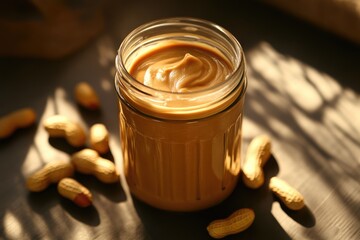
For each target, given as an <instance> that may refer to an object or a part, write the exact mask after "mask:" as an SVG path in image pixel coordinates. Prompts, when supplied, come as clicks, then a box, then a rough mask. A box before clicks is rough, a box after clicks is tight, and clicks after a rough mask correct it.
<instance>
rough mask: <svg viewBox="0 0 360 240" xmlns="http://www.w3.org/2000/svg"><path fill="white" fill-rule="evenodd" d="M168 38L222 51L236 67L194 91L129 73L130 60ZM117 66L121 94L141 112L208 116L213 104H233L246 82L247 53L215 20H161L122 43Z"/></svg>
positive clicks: (139, 29) (218, 107) (218, 106)
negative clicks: (163, 85)
mask: <svg viewBox="0 0 360 240" xmlns="http://www.w3.org/2000/svg"><path fill="white" fill-rule="evenodd" d="M165 40H166V41H182V42H184V43H187V44H193V45H203V46H209V47H211V48H213V49H215V50H216V51H218V52H219V54H222V55H223V56H224V57H225V58H226V60H227V61H229V63H230V64H231V65H232V68H233V69H232V71H231V72H230V73H229V74H228V75H227V76H226V77H225V80H224V81H222V82H219V83H217V84H215V85H212V86H209V87H206V88H203V89H200V90H194V91H191V92H173V91H168V90H161V89H157V88H154V87H151V86H147V85H144V84H143V83H141V82H139V81H138V80H137V79H135V78H134V77H133V76H132V75H131V74H130V73H129V63H131V62H132V61H134V59H135V58H137V57H139V53H140V52H141V51H144V49H145V50H149V49H151V48H156V47H158V45H157V44H159V43H161V42H163V41H165ZM116 69H117V73H118V74H117V77H116V79H115V81H116V85H118V87H117V92H118V94H119V95H121V96H122V97H123V98H124V99H126V100H127V101H130V102H132V104H134V105H136V106H137V107H136V108H138V109H140V111H145V112H146V113H147V114H150V115H157V116H159V115H163V116H165V115H166V116H165V118H173V117H174V118H178V117H179V115H182V116H180V118H189V117H194V116H200V115H201V116H204V115H209V114H211V112H213V111H210V109H211V106H214V107H216V108H217V111H221V110H223V109H225V108H226V107H227V106H229V105H231V101H233V100H234V99H236V98H237V96H238V95H239V94H240V92H241V89H242V88H244V87H245V85H246V84H244V82H245V81H246V77H245V74H246V73H245V59H244V54H243V51H242V48H241V46H240V44H239V42H238V41H237V40H236V38H235V37H234V36H233V35H232V34H231V33H230V32H228V31H227V30H225V29H224V28H222V27H220V26H218V25H216V24H214V23H211V22H208V21H206V20H201V19H194V18H169V19H161V20H156V21H153V22H150V23H147V24H144V25H142V26H140V27H138V28H136V29H135V30H133V31H132V32H131V33H130V34H129V35H128V36H127V37H126V38H125V39H124V40H123V42H122V43H121V45H120V48H119V50H118V56H117V57H116ZM150 105H151V106H150ZM201 109H203V110H201ZM204 109H206V110H205V111H204ZM172 115H174V116H172ZM175 115H177V116H175ZM185 115H188V116H185Z"/></svg>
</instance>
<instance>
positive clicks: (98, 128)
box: [90, 123, 110, 154]
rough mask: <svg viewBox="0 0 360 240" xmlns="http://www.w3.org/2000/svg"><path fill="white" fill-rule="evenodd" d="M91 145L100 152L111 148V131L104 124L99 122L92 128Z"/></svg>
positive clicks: (105, 151)
mask: <svg viewBox="0 0 360 240" xmlns="http://www.w3.org/2000/svg"><path fill="white" fill-rule="evenodd" d="M90 147H91V148H92V149H94V150H96V151H97V152H98V153H100V154H104V153H107V152H108V151H109V150H110V148H109V132H108V130H107V129H106V127H105V125H104V124H101V123H97V124H94V125H92V126H91V128H90Z"/></svg>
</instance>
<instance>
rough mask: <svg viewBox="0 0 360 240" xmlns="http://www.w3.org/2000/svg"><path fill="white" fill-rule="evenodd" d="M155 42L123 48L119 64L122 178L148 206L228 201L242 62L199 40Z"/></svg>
mask: <svg viewBox="0 0 360 240" xmlns="http://www.w3.org/2000/svg"><path fill="white" fill-rule="evenodd" d="M189 35H190V34H188V35H187V36H189ZM160 38H164V40H161V41H154V43H153V42H152V41H149V42H151V44H144V46H141V47H139V48H137V47H136V48H135V49H136V51H126V50H127V49H125V50H124V49H123V51H124V52H125V53H126V55H124V56H122V58H123V59H122V60H123V62H122V65H121V66H120V65H119V63H118V62H117V69H118V71H119V70H120V71H119V72H118V75H117V81H116V83H117V90H118V93H119V97H120V116H119V118H120V135H121V148H122V152H123V163H124V174H125V177H126V180H127V183H128V185H129V189H130V191H131V192H132V194H133V195H134V196H136V197H137V198H139V199H141V200H142V201H144V202H146V203H148V204H150V205H152V206H155V207H157V208H161V209H166V210H174V211H193V210H199V209H204V208H207V207H210V206H213V205H215V204H217V203H219V202H221V201H222V200H224V199H225V198H226V197H227V196H229V195H230V194H231V192H232V191H233V189H234V188H235V186H236V183H237V179H238V176H239V173H240V155H241V125H242V113H243V103H244V97H243V95H244V92H245V88H246V77H245V75H244V71H242V70H241V71H238V69H239V65H238V63H239V62H240V64H241V63H242V59H240V60H239V61H237V60H238V59H236V58H234V57H232V56H227V55H226V54H225V53H224V51H221V50H220V48H218V47H215V46H213V45H211V44H206V43H203V42H201V41H187V40H182V39H179V38H178V39H176V40H174V39H169V38H170V37H169V36H165V37H163V36H162V37H157V38H156V39H160ZM196 38H197V36H196ZM214 45H216V43H214ZM234 59H235V60H234ZM118 60H119V59H117V61H118ZM236 62H237V63H236Z"/></svg>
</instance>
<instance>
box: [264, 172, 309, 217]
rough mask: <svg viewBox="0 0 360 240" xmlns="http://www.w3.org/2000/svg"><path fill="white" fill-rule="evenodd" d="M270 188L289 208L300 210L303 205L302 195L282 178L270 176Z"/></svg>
mask: <svg viewBox="0 0 360 240" xmlns="http://www.w3.org/2000/svg"><path fill="white" fill-rule="evenodd" d="M269 188H270V190H271V191H272V192H273V193H274V194H275V195H276V196H277V197H278V198H279V199H280V200H281V201H282V202H283V203H284V205H285V206H286V207H288V208H289V209H291V210H300V209H302V208H303V207H304V206H305V203H304V197H303V195H302V194H301V193H300V192H298V191H297V190H296V189H295V188H293V187H292V186H290V185H289V184H288V183H287V182H285V181H284V180H281V179H280V178H278V177H272V178H271V179H270V183H269Z"/></svg>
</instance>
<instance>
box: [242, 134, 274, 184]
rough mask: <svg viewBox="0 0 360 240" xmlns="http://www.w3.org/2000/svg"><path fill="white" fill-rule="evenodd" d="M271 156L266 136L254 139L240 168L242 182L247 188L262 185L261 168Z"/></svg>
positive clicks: (268, 139) (269, 143)
mask: <svg viewBox="0 0 360 240" xmlns="http://www.w3.org/2000/svg"><path fill="white" fill-rule="evenodd" d="M270 156H271V141H270V138H269V137H268V136H267V135H259V136H257V137H255V138H254V139H253V140H252V141H251V142H250V144H249V146H248V149H247V151H246V155H245V161H244V166H243V168H242V172H243V174H242V180H243V183H244V184H245V186H247V187H249V188H253V189H256V188H259V187H261V186H262V185H263V184H264V173H263V170H262V167H263V166H264V165H265V163H266V162H267V160H268V159H269V158H270Z"/></svg>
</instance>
